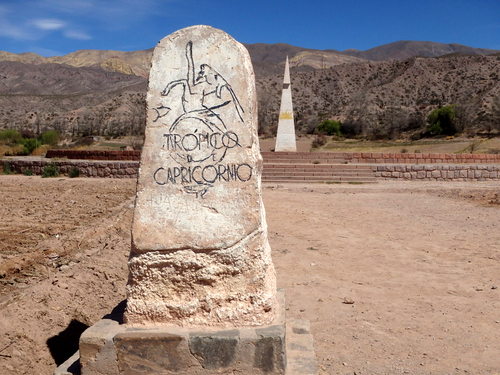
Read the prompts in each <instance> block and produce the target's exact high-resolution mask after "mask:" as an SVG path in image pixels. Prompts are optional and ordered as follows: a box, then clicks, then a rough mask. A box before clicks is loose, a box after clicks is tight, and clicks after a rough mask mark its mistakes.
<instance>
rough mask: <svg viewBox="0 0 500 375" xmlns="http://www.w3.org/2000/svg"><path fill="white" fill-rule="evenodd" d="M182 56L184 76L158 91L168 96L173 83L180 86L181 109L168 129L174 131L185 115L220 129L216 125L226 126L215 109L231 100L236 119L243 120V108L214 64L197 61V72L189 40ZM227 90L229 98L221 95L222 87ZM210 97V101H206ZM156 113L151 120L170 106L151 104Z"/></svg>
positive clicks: (163, 113) (161, 114) (219, 129)
mask: <svg viewBox="0 0 500 375" xmlns="http://www.w3.org/2000/svg"><path fill="white" fill-rule="evenodd" d="M186 60H187V65H188V71H187V78H186V79H178V80H175V81H171V82H169V83H168V84H167V86H166V87H165V89H164V90H163V91H162V92H161V95H162V96H168V95H169V94H170V92H171V90H172V89H173V88H175V87H177V86H179V85H180V86H182V97H181V101H182V108H183V111H184V113H182V114H181V115H180V116H179V117H177V119H176V120H175V121H174V122H173V124H172V125H171V127H170V131H174V130H175V127H176V126H177V124H178V123H179V122H181V121H182V120H184V119H186V118H189V117H191V118H197V119H202V121H203V122H205V123H206V125H207V126H209V128H210V130H218V131H223V129H221V128H220V127H221V126H222V127H223V128H224V129H225V128H226V126H225V123H224V120H223V119H222V118H221V116H220V115H219V114H218V112H217V109H218V108H221V107H224V106H227V105H229V104H230V103H232V104H233V106H234V108H235V110H236V112H237V114H238V117H239V119H240V121H243V113H244V110H243V108H242V106H241V104H240V102H239V100H238V97H237V96H236V94H235V93H234V91H233V89H232V88H231V85H230V84H229V83H228V82H227V81H226V80H225V79H224V77H223V76H221V75H220V74H219V73H218V72H217V71H216V70H215V69H214V68H212V67H211V66H210V65H208V64H201V65H200V69H199V71H198V73H197V74H195V64H194V60H193V42H191V41H189V42H188V43H187V44H186ZM224 89H225V90H227V91H228V92H229V94H230V97H231V99H230V100H223V99H222V92H223V90H224ZM209 99H210V102H211V104H207V101H208V100H209ZM155 111H156V113H157V117H156V119H155V120H154V122H156V121H158V120H159V119H160V118H161V117H163V116H165V115H167V114H168V112H169V111H170V107H168V106H164V105H161V106H158V107H156V108H155Z"/></svg>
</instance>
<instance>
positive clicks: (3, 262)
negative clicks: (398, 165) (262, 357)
mask: <svg viewBox="0 0 500 375" xmlns="http://www.w3.org/2000/svg"><path fill="white" fill-rule="evenodd" d="M134 189H135V187H134V181H131V180H109V179H106V180H105V179H67V178H57V179H41V178H40V177H25V176H0V374H6V375H10V374H30V375H32V374H51V373H52V371H53V369H54V366H55V364H54V363H55V361H56V362H60V361H62V360H63V359H64V356H65V355H67V354H66V353H69V352H71V350H73V349H72V347H71V345H72V344H76V341H75V337H76V333H78V332H80V331H81V330H82V329H84V328H85V326H86V325H90V324H92V323H93V322H95V321H96V320H98V319H99V318H100V317H102V316H103V315H105V314H107V313H109V312H110V310H111V309H112V308H113V307H114V306H116V305H117V304H118V303H119V302H120V301H121V300H123V298H124V295H125V291H124V286H125V283H126V278H127V268H126V261H127V256H128V251H129V241H130V233H129V230H130V222H131V218H132V202H133V200H132V199H133V198H132V197H133V194H134ZM499 197H500V186H499V183H498V182H489V183H477V182H476V183H461V182H460V183H432V182H427V183H423V182H411V183H410V182H383V183H378V184H367V185H281V186H280V185H278V186H277V185H265V187H264V199H265V205H266V210H267V217H268V224H269V235H270V241H271V246H272V248H273V258H274V263H275V266H276V270H277V274H278V284H279V287H281V288H284V289H285V292H286V297H287V306H286V309H287V314H288V316H290V317H295V318H304V319H309V320H310V321H311V327H312V332H313V334H314V339H315V348H316V355H317V358H318V363H319V366H320V368H321V370H320V373H321V374H351V375H352V374H357V375H361V374H363V375H377V374H417V375H418V374H443V375H444V374H475V375H476V374H478V375H482V374H488V375H492V374H496V373H500V290H499V289H498V288H499V287H500V251H499V250H500V200H499ZM68 327H69V328H68ZM61 331H63V332H64V333H63V334H61V335H59V336H57V335H58V334H59V333H60V332H61Z"/></svg>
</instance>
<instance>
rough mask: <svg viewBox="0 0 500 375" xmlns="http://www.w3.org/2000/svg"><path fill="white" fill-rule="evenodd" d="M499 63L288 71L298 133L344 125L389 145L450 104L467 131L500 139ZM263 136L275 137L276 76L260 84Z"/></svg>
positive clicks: (423, 62)
mask: <svg viewBox="0 0 500 375" xmlns="http://www.w3.org/2000/svg"><path fill="white" fill-rule="evenodd" d="M499 72H500V58H499V57H498V56H452V57H446V58H445V57H442V58H411V59H408V60H404V61H389V62H365V63H356V64H344V65H339V66H336V67H333V68H330V69H322V70H314V71H311V72H297V71H296V72H293V69H292V74H291V75H292V89H293V100H294V109H295V116H296V123H297V127H298V130H299V132H302V133H307V132H312V131H313V130H314V128H315V127H316V126H317V124H318V123H319V122H320V121H321V120H323V119H327V118H329V119H337V120H340V121H342V122H344V123H346V124H348V127H347V128H348V129H350V130H351V131H352V133H353V134H362V135H364V136H367V137H370V138H390V137H397V136H400V134H401V133H404V132H407V133H412V132H419V131H421V130H423V129H424V128H425V119H426V117H427V115H428V113H429V112H430V111H432V110H433V109H434V108H437V107H439V106H443V105H448V104H454V105H456V109H457V113H458V122H459V126H460V127H462V128H463V129H464V130H465V131H468V132H475V131H480V130H482V131H497V132H500V77H499V74H500V73H499ZM257 89H258V97H259V105H260V108H259V109H260V110H259V117H260V121H259V122H260V125H261V132H267V133H269V134H273V133H274V132H275V128H276V122H277V120H276V117H277V116H276V113H277V111H278V109H279V101H280V89H281V77H280V76H268V77H262V78H260V79H259V80H257Z"/></svg>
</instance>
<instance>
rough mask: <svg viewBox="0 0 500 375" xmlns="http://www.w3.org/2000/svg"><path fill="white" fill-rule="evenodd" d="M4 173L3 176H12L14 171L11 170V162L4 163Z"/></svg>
mask: <svg viewBox="0 0 500 375" xmlns="http://www.w3.org/2000/svg"><path fill="white" fill-rule="evenodd" d="M2 172H3V174H12V169H11V168H10V163H9V162H7V161H4V162H3V166H2Z"/></svg>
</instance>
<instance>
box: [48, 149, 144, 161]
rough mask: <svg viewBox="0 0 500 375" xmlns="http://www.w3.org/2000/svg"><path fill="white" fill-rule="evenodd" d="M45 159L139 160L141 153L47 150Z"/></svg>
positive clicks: (134, 151)
mask: <svg viewBox="0 0 500 375" xmlns="http://www.w3.org/2000/svg"><path fill="white" fill-rule="evenodd" d="M45 157H46V158H66V159H85V160H140V158H141V152H140V151H136V150H130V151H107V150H65V149H50V150H47V154H46V155H45Z"/></svg>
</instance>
